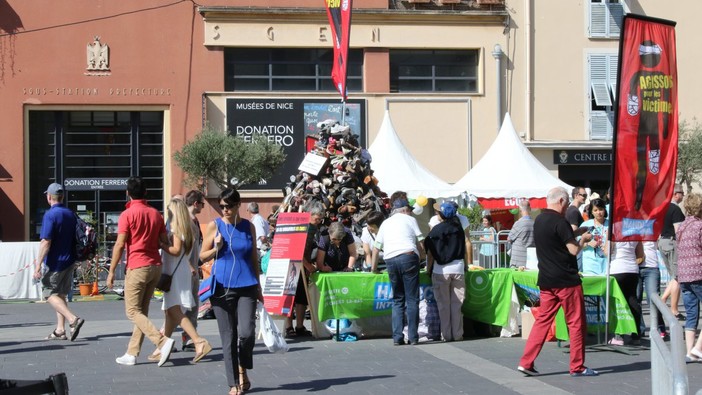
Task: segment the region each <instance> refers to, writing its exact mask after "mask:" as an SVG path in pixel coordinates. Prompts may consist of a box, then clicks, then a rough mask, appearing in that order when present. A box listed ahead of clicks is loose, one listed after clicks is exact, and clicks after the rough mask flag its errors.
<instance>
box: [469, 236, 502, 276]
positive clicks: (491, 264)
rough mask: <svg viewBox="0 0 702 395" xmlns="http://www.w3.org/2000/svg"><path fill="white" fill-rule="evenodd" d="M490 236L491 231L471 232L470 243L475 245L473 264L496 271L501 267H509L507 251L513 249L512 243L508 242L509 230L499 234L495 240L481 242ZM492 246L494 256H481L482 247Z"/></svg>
mask: <svg viewBox="0 0 702 395" xmlns="http://www.w3.org/2000/svg"><path fill="white" fill-rule="evenodd" d="M488 235H490V232H489V231H487V232H486V231H482V230H472V231H471V232H470V241H471V244H472V245H473V262H472V263H473V264H477V265H479V266H482V267H484V268H485V269H496V268H501V267H509V257H508V256H507V251H508V250H509V249H510V248H511V246H512V245H511V243H510V242H509V240H507V236H508V235H509V230H503V231H500V232H497V235H496V237H495V240H493V241H483V240H480V238H481V237H483V236H488ZM485 245H491V246H492V250H493V251H494V254H493V255H481V254H480V250H481V248H480V247H482V246H485Z"/></svg>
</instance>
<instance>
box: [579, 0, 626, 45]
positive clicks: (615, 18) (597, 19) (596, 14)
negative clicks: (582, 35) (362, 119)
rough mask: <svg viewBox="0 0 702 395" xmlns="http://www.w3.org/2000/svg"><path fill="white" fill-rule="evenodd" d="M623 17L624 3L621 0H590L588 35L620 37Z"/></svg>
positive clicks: (593, 36)
mask: <svg viewBox="0 0 702 395" xmlns="http://www.w3.org/2000/svg"><path fill="white" fill-rule="evenodd" d="M623 18H624V4H622V2H621V1H620V0H590V28H589V29H588V37H591V38H619V32H620V31H621V28H622V20H623Z"/></svg>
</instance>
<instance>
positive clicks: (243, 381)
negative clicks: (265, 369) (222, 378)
mask: <svg viewBox="0 0 702 395" xmlns="http://www.w3.org/2000/svg"><path fill="white" fill-rule="evenodd" d="M239 389H240V390H241V393H243V391H248V390H250V389H251V381H250V380H249V376H248V375H247V374H246V369H244V368H242V367H241V366H239Z"/></svg>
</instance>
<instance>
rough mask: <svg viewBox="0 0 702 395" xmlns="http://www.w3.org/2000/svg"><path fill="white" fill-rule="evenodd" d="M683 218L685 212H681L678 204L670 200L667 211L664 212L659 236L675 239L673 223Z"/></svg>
mask: <svg viewBox="0 0 702 395" xmlns="http://www.w3.org/2000/svg"><path fill="white" fill-rule="evenodd" d="M684 220H685V214H683V212H682V210H681V209H680V206H678V205H677V204H675V203H672V202H671V203H670V204H669V205H668V211H666V212H665V218H664V219H663V230H662V231H661V237H664V238H667V239H675V227H673V224H677V223H680V222H683V221H684Z"/></svg>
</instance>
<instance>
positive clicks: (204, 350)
mask: <svg viewBox="0 0 702 395" xmlns="http://www.w3.org/2000/svg"><path fill="white" fill-rule="evenodd" d="M200 345H202V350H200V351H199V352H197V351H196V352H195V358H193V362H194V363H197V362H198V361H199V360H201V359H202V358H204V357H205V355H207V354H209V353H210V351H212V346H211V345H210V342H208V341H207V339H202V340H199V341H197V342H195V350H197V348H198V346H200Z"/></svg>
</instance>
